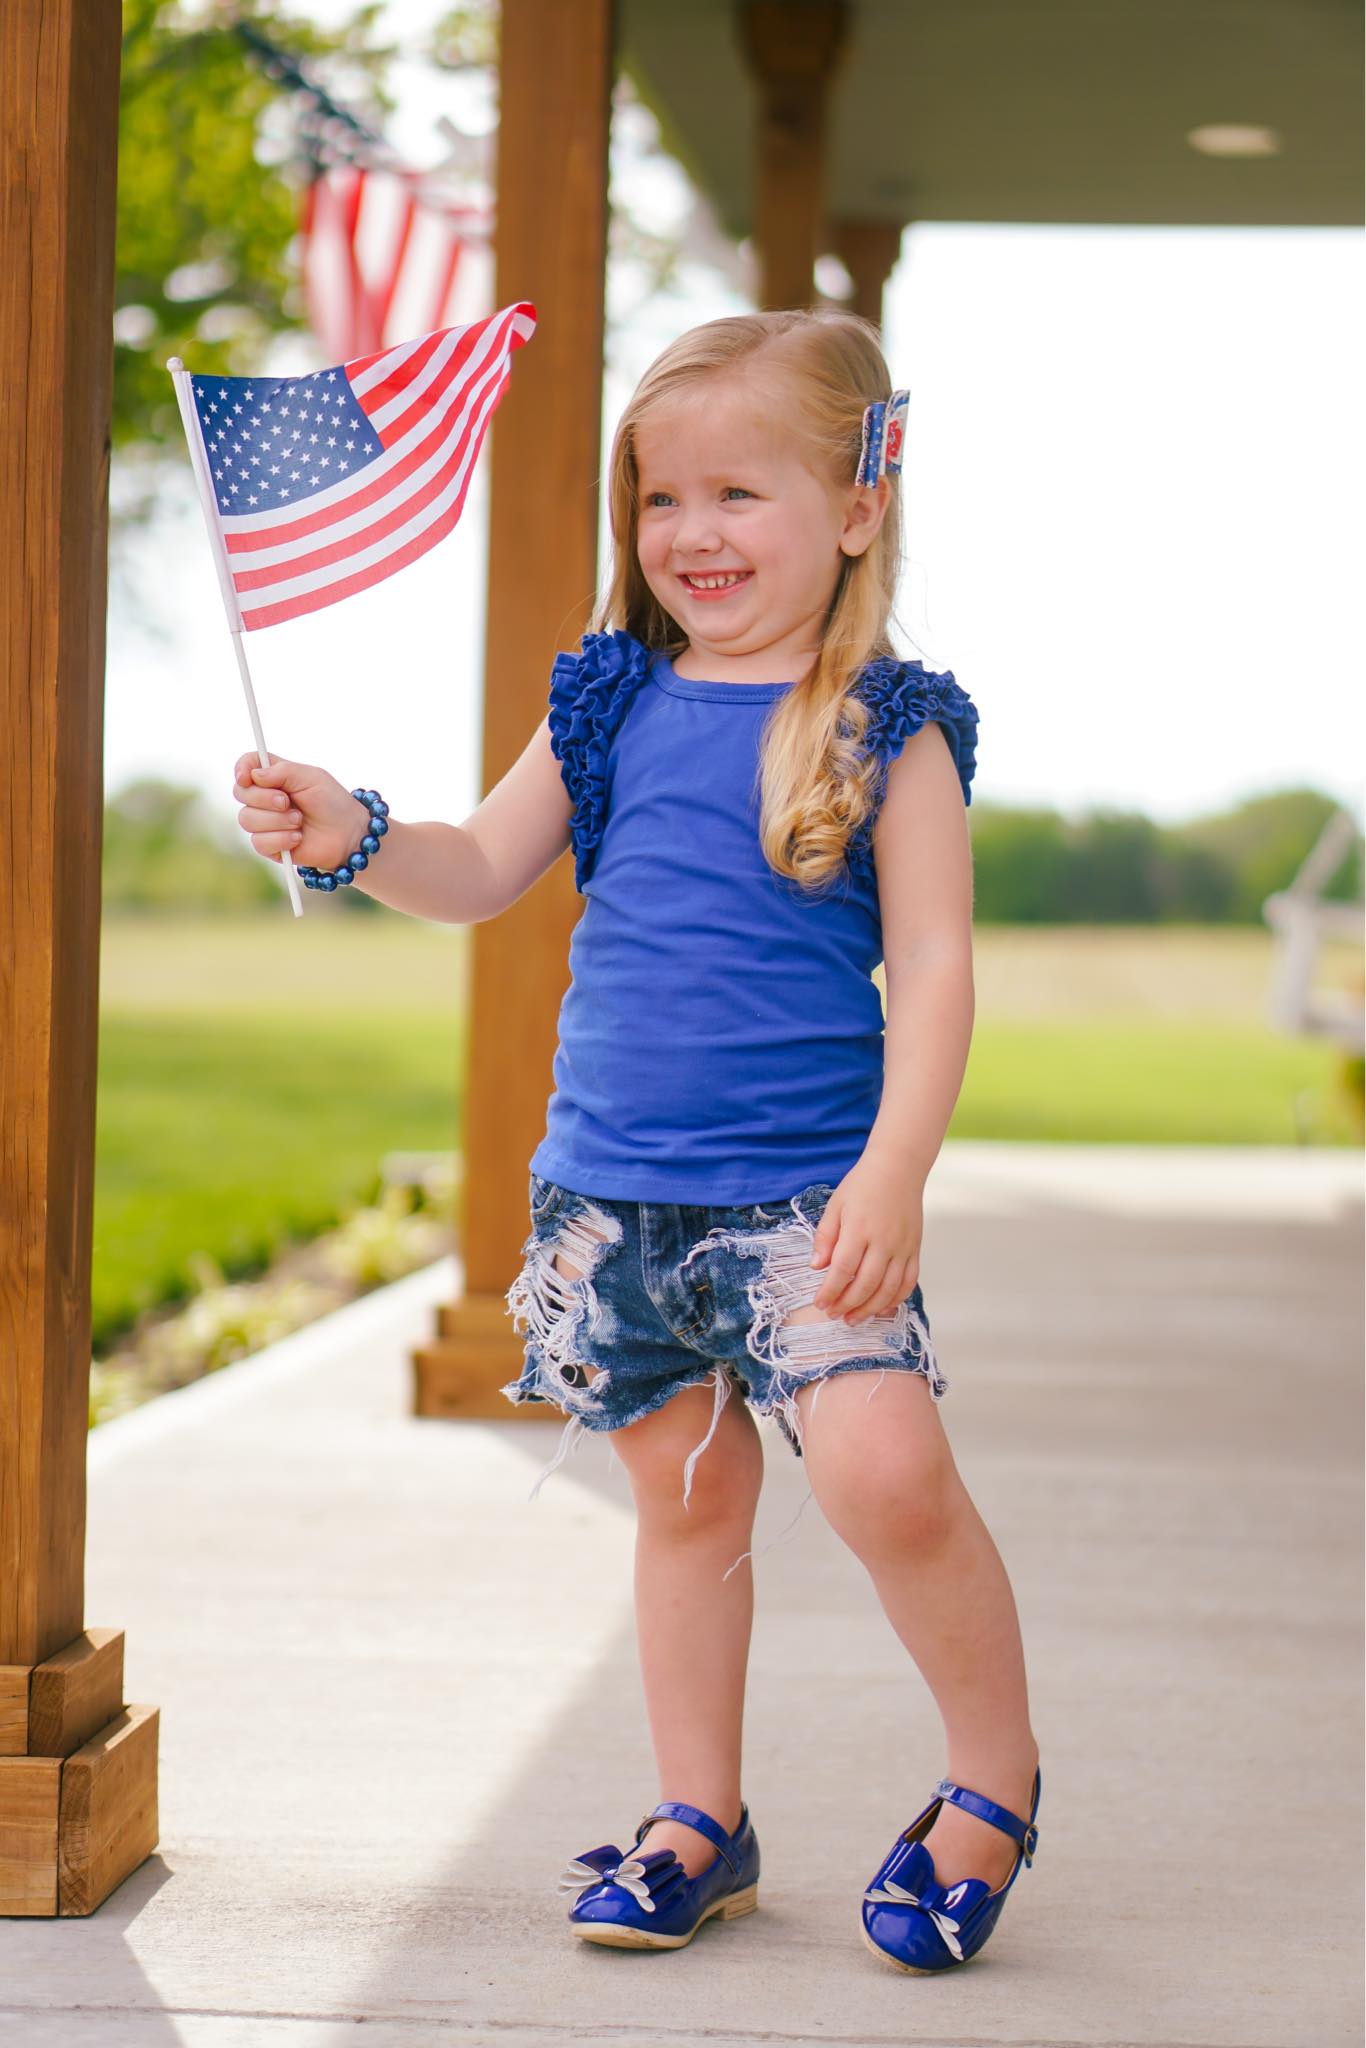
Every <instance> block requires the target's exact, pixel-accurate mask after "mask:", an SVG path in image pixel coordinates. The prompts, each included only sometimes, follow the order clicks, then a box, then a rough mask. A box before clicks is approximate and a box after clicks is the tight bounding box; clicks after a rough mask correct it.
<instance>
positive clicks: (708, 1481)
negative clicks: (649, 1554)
mask: <svg viewBox="0 0 1366 2048" xmlns="http://www.w3.org/2000/svg"><path fill="white" fill-rule="evenodd" d="M714 1399H715V1397H714V1393H713V1389H712V1386H711V1385H710V1384H708V1385H706V1386H696V1387H684V1388H682V1389H680V1391H679V1392H678V1393H677V1394H675V1395H674V1397H673V1399H672V1400H670V1401H666V1402H665V1403H664V1405H663V1406H662V1407H661V1408H657V1409H655V1410H654V1412H653V1413H652V1414H650V1415H645V1416H642V1417H641V1419H640V1420H639V1421H638V1422H632V1423H628V1424H626V1426H625V1427H624V1428H622V1429H618V1430H614V1431H613V1433H612V1441H613V1445H614V1448H615V1449H616V1452H617V1455H618V1456H619V1457H620V1459H621V1461H622V1463H623V1464H624V1465H625V1467H626V1471H627V1476H628V1478H629V1479H630V1482H631V1491H632V1494H633V1495H634V1497H635V1503H636V1511H637V1514H638V1516H639V1517H640V1519H641V1521H642V1522H648V1523H649V1524H650V1526H651V1527H653V1528H661V1529H669V1528H672V1529H674V1530H675V1531H676V1532H678V1533H696V1532H698V1531H700V1530H703V1529H706V1528H715V1527H718V1526H721V1525H724V1526H725V1527H726V1528H727V1529H731V1530H733V1529H734V1528H736V1527H737V1526H738V1527H740V1528H741V1529H744V1530H747V1529H749V1528H750V1527H751V1526H752V1524H753V1521H754V1511H755V1509H756V1507H757V1505H758V1501H759V1492H760V1488H761V1487H762V1484H763V1469H764V1460H763V1446H762V1444H761V1442H760V1440H759V1432H758V1429H757V1428H756V1427H755V1423H754V1418H753V1416H752V1415H751V1414H750V1413H749V1410H748V1409H747V1408H746V1407H745V1405H744V1403H743V1401H741V1400H739V1399H738V1398H736V1397H735V1396H734V1395H733V1394H732V1396H731V1398H730V1399H729V1400H727V1401H726V1403H725V1405H724V1407H723V1408H722V1409H721V1412H720V1414H719V1415H715V1413H714ZM713 1419H715V1428H714V1429H713V1430H711V1440H710V1442H707V1443H706V1447H705V1449H703V1450H701V1452H700V1455H698V1456H697V1457H696V1458H695V1460H694V1461H693V1467H692V1477H691V1482H690V1484H689V1485H688V1489H687V1492H688V1498H687V1504H686V1506H685V1505H684V1499H683V1494H684V1474H685V1469H686V1467H687V1464H688V1461H689V1459H690V1457H692V1454H693V1453H694V1452H696V1451H698V1447H699V1445H701V1444H702V1443H703V1442H704V1440H705V1439H706V1437H707V1434H708V1430H709V1428H710V1425H711V1423H712V1421H713Z"/></svg>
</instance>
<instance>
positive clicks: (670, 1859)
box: [559, 1842, 686, 1913]
mask: <svg viewBox="0 0 1366 2048" xmlns="http://www.w3.org/2000/svg"><path fill="white" fill-rule="evenodd" d="M675 1874H676V1875H677V1876H679V1877H684V1876H686V1873H685V1872H684V1869H683V1866H682V1864H681V1863H680V1862H679V1860H678V1858H677V1856H675V1854H674V1852H673V1850H672V1849H655V1850H653V1851H652V1852H651V1853H650V1854H649V1855H648V1856H623V1855H622V1853H621V1851H620V1849H618V1848H617V1846H616V1844H615V1843H614V1842H608V1843H606V1844H604V1846H603V1847H602V1848H601V1849H590V1850H589V1851H588V1853H587V1854H586V1855H584V1856H576V1857H575V1858H574V1859H573V1861H572V1862H570V1863H569V1864H567V1865H566V1867H565V1870H564V1873H563V1875H562V1876H561V1878H560V1882H559V1890H560V1892H561V1893H568V1892H574V1893H582V1892H584V1891H586V1890H587V1889H588V1888H589V1886H590V1885H598V1884H618V1885H620V1886H621V1888H622V1890H623V1891H624V1892H629V1893H630V1895H631V1897H632V1898H633V1899H635V1900H636V1902H637V1903H638V1904H639V1906H640V1908H641V1911H642V1912H645V1913H653V1912H654V1911H655V1909H656V1905H657V1903H658V1901H659V1898H660V1895H661V1893H663V1892H664V1890H665V1889H666V1888H669V1889H671V1888H672V1887H671V1886H670V1885H669V1880H670V1879H671V1878H673V1877H674V1876H675Z"/></svg>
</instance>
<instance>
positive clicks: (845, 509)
mask: <svg viewBox="0 0 1366 2048" xmlns="http://www.w3.org/2000/svg"><path fill="white" fill-rule="evenodd" d="M635 454H636V469H637V475H638V490H639V502H640V509H639V518H638V524H637V535H636V552H637V555H638V558H639V561H640V568H641V573H642V575H643V576H644V578H645V581H646V582H647V583H648V584H649V586H650V589H651V590H652V591H653V593H654V595H655V597H656V598H657V599H658V600H659V602H660V604H661V605H663V607H664V609H665V610H666V611H667V612H668V613H669V614H670V616H671V617H673V618H675V619H677V620H678V622H679V624H680V625H681V626H682V628H683V630H684V632H685V633H686V634H687V636H688V643H689V646H690V648H692V649H693V650H694V651H695V652H696V653H697V655H698V656H699V657H700V658H701V659H703V660H705V661H706V662H707V663H708V664H709V665H710V668H709V672H710V669H712V668H714V669H715V670H716V675H715V680H717V681H720V682H727V681H734V682H739V681H744V680H748V677H749V672H750V671H753V672H754V673H755V675H756V677H757V678H758V679H760V680H764V681H771V682H789V681H798V680H800V678H801V676H802V674H803V673H804V672H805V670H806V668H807V667H808V666H809V664H810V660H811V658H812V657H813V656H814V654H815V652H816V649H817V646H818V643H819V639H820V629H821V622H822V620H823V619H824V616H825V613H826V610H827V608H828V606H829V603H830V600H831V598H832V596H833V595H834V590H835V583H836V580H837V578H838V575H839V570H840V556H841V553H842V552H843V553H844V554H847V555H858V554H862V552H863V551H864V549H865V548H866V547H867V546H868V545H869V543H870V542H871V540H872V539H873V536H874V534H875V533H876V532H877V529H878V527H879V526H880V524H881V522H882V517H883V513H884V511H885V509H886V502H887V497H888V486H887V485H886V483H885V482H884V483H883V484H881V485H879V487H878V489H877V490H876V491H872V490H868V489H865V488H863V487H861V486H859V485H857V484H853V483H852V482H851V483H850V485H849V487H848V488H847V489H845V490H835V489H833V488H832V486H831V485H830V484H829V483H828V482H826V481H825V480H824V479H823V478H821V477H819V476H817V475H816V474H815V472H814V471H813V470H811V469H809V468H808V467H807V465H806V463H805V462H804V461H803V460H802V451H801V447H800V443H799V442H798V440H797V438H796V433H795V431H794V432H793V433H790V434H786V435H785V434H783V433H782V432H781V431H780V430H779V429H778V428H777V427H776V426H775V425H773V424H771V423H770V422H769V421H768V420H767V419H766V418H765V417H764V414H763V411H762V408H761V406H760V404H759V403H758V401H757V399H756V397H755V395H754V392H753V389H752V387H750V386H747V385H746V384H745V383H744V381H743V380H742V379H740V378H737V377H723V376H720V375H716V376H712V377H708V378H706V379H704V380H703V381H702V382H701V383H700V384H698V385H697V386H696V387H694V389H693V390H691V391H689V392H685V393H680V394H678V395H677V396H676V397H674V398H671V399H670V400H668V401H667V402H666V403H664V404H661V405H660V406H658V407H657V408H655V409H654V410H652V411H651V412H650V413H649V414H648V416H647V417H646V418H645V419H644V420H642V422H641V424H640V425H639V427H637V429H636V432H635ZM727 664H730V665H732V666H733V667H734V669H735V673H733V674H727V673H726V666H727ZM759 671H762V675H760V674H759Z"/></svg>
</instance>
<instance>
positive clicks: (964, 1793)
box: [862, 1768, 1041, 1976]
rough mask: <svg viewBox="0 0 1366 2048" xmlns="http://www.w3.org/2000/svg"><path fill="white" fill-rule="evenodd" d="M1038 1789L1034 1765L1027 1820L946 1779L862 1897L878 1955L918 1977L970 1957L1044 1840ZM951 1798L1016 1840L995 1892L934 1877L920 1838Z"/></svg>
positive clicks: (967, 1880)
mask: <svg viewBox="0 0 1366 2048" xmlns="http://www.w3.org/2000/svg"><path fill="white" fill-rule="evenodd" d="M1040 1789H1041V1779H1040V1774H1039V1771H1038V1769H1037V1768H1036V1769H1035V1772H1034V1790H1033V1797H1032V1799H1031V1801H1030V1807H1029V1819H1028V1821H1023V1820H1021V1819H1020V1817H1019V1815H1018V1814H1015V1813H1012V1812H1011V1811H1010V1809H1009V1808H1008V1807H1005V1806H998V1805H997V1804H996V1801H995V1800H994V1799H988V1798H987V1797H986V1796H985V1794H983V1793H981V1792H970V1791H969V1790H968V1789H967V1787H966V1786H963V1785H955V1784H954V1782H953V1780H952V1779H951V1778H941V1779H940V1781H939V1783H938V1784H937V1785H936V1786H935V1796H934V1798H933V1799H932V1800H931V1801H930V1803H929V1805H928V1806H927V1807H926V1808H925V1810H924V1812H923V1813H920V1814H917V1815H916V1818H915V1819H914V1820H913V1821H912V1822H911V1825H910V1826H909V1827H908V1828H907V1830H906V1832H905V1834H903V1835H898V1836H897V1838H896V1841H895V1842H894V1843H893V1844H892V1848H891V1851H890V1853H889V1854H888V1856H887V1860H886V1861H885V1863H884V1864H883V1865H882V1868H881V1869H880V1870H879V1871H878V1873H877V1875H876V1876H875V1877H874V1879H873V1881H872V1883H871V1884H870V1885H869V1887H868V1889H867V1891H866V1892H865V1893H864V1894H863V1906H862V1915H863V1939H864V1940H865V1941H866V1942H867V1944H868V1946H869V1948H870V1949H871V1950H872V1951H873V1954H874V1955H878V1956H882V1957H884V1958H885V1959H886V1961H887V1962H889V1963H895V1964H896V1967H897V1968H898V1969H899V1970H909V1971H911V1972H912V1973H913V1974H914V1975H916V1976H928V1975H929V1974H930V1973H931V1972H932V1971H935V1970H951V1969H953V1968H954V1967H955V1965H956V1964H958V1963H967V1962H970V1961H971V1960H972V1958H973V1956H975V1955H976V1954H977V1952H978V1950H979V1949H980V1948H981V1947H982V1945H983V1943H984V1942H985V1941H986V1940H987V1938H988V1936H989V1935H990V1933H991V1931H992V1929H993V1928H994V1927H995V1925H996V1922H997V1920H998V1919H999V1918H1000V1914H1001V1908H1002V1906H1004V1904H1005V1900H1006V1893H1007V1892H1008V1891H1009V1890H1010V1887H1011V1886H1012V1885H1013V1884H1014V1882H1015V1880H1016V1878H1017V1877H1018V1876H1019V1874H1020V1865H1021V1863H1031V1864H1032V1863H1033V1861H1034V1852H1035V1850H1036V1848H1037V1847H1038V1842H1039V1831H1038V1829H1037V1828H1036V1827H1035V1825H1034V1816H1035V1814H1036V1813H1037V1812H1038V1810H1039V1792H1040ZM946 1799H950V1800H952V1801H953V1803H954V1805H955V1806H961V1807H962V1808H963V1810H964V1811H965V1812H966V1813H975V1814H976V1816H977V1818H978V1819H979V1820H985V1821H990V1822H991V1825H992V1826H993V1827H996V1828H1000V1829H1001V1831H1002V1833H1003V1834H1007V1835H1009V1836H1010V1837H1011V1839H1012V1840H1013V1841H1016V1842H1018V1843H1019V1845H1020V1850H1019V1854H1018V1855H1017V1856H1016V1858H1015V1862H1014V1864H1013V1866H1012V1868H1011V1872H1010V1875H1009V1877H1008V1878H1007V1879H1006V1881H1005V1883H1004V1884H1003V1885H1001V1886H1000V1887H999V1889H998V1890H996V1891H992V1890H991V1889H990V1887H989V1886H988V1885H987V1882H986V1880H985V1879H984V1878H980V1877H964V1878H960V1879H959V1881H958V1883H957V1884H952V1885H942V1884H940V1883H939V1881H938V1879H937V1878H936V1877H935V1874H934V1858H933V1856H932V1855H931V1854H930V1851H929V1850H928V1849H927V1848H926V1847H925V1845H924V1843H923V1842H922V1840H921V1836H922V1835H926V1834H928V1833H929V1831H930V1829H931V1827H933V1825H934V1818H935V1815H936V1814H937V1813H938V1811H939V1809H940V1807H941V1805H942V1804H943V1802H944V1801H945V1800H946Z"/></svg>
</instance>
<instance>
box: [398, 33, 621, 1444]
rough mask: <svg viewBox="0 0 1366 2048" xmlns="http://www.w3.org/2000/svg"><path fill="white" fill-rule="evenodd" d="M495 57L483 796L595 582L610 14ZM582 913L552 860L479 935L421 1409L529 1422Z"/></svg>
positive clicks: (521, 736) (528, 720)
mask: <svg viewBox="0 0 1366 2048" xmlns="http://www.w3.org/2000/svg"><path fill="white" fill-rule="evenodd" d="M499 62H500V100H499V126H498V167H497V180H498V228H497V280H496V285H495V291H494V300H495V303H496V304H497V305H500V306H501V305H507V304H509V303H510V302H511V301H513V300H515V299H530V300H532V301H533V302H534V304H535V306H536V311H537V316H538V324H537V330H536V334H535V336H534V337H533V339H532V341H531V342H530V343H529V345H528V346H527V348H526V349H525V350H524V351H523V352H522V353H521V354H520V355H519V356H518V359H517V373H516V376H515V377H514V378H513V380H512V382H511V384H510V385H509V387H508V391H507V395H506V397H505V398H504V399H503V402H502V404H501V406H500V407H499V409H498V412H497V415H496V416H495V418H494V421H493V424H492V427H491V429H490V442H491V447H492V469H491V490H490V514H489V576H488V618H487V630H486V636H485V639H486V646H487V650H488V651H487V655H486V657H485V677H484V743H483V787H484V789H485V791H487V790H488V789H490V788H491V787H492V786H493V784H494V783H495V782H496V781H498V779H499V778H500V777H501V776H502V775H503V774H505V773H506V771H507V769H508V768H510V767H511V765H512V763H513V761H514V760H515V759H516V758H517V756H518V754H520V753H521V752H522V750H523V748H524V747H525V746H526V744H527V741H528V740H529V739H530V738H531V736H532V733H533V732H534V731H535V729H536V726H537V723H538V722H539V721H540V720H542V719H543V718H544V717H545V712H546V695H547V690H548V687H549V681H550V666H551V660H552V658H553V655H554V652H555V650H556V649H557V648H573V647H575V646H577V644H578V638H579V635H580V633H581V632H582V631H583V629H584V627H585V626H586V624H587V622H588V617H589V614H590V612H591V609H592V604H593V598H594V593H595V590H596V584H597V535H598V485H597V478H598V465H599V449H600V441H601V420H602V371H603V307H604V283H605V273H606V261H607V174H608V158H607V149H608V139H609V133H610V124H611V105H612V77H613V66H614V21H613V6H612V0H575V4H574V5H573V6H572V7H571V6H566V5H565V4H564V0H504V4H503V7H502V13H501V53H500V60H499ZM581 908H582V905H581V903H580V900H579V898H578V896H577V894H576V892H575V889H574V880H573V872H572V867H571V863H570V861H569V859H568V857H567V856H566V858H565V859H564V860H562V861H560V862H558V863H557V864H556V866H555V868H554V869H553V870H552V871H551V873H550V874H548V875H546V876H544V877H543V878H542V880H541V881H540V882H539V883H538V884H537V885H536V887H535V888H534V889H531V890H530V891H528V893H527V895H525V896H524V897H523V898H522V900H521V902H520V903H517V904H515V905H514V906H513V908H512V909H511V910H508V911H505V912H504V914H503V915H502V916H501V917H498V918H495V919H493V920H491V921H490V922H488V923H484V924H477V925H476V926H475V927H474V942H473V947H472V985H471V1020H470V1053H469V1071H468V1079H467V1086H466V1090H465V1130H464V1155H465V1162H464V1163H465V1170H464V1175H463V1193H462V1199H461V1216H460V1222H459V1237H460V1245H461V1251H462V1254H463V1258H464V1266H465V1294H464V1296H463V1298H462V1300H461V1301H458V1302H455V1303H453V1304H451V1305H449V1307H448V1308H447V1309H445V1310H444V1311H443V1312H442V1316H441V1319H440V1326H439V1330H438V1334H437V1335H436V1336H435V1337H434V1339H433V1341H432V1342H431V1343H429V1344H425V1345H423V1346H421V1347H419V1349H418V1350H417V1351H416V1352H415V1353H414V1355H413V1362H414V1369H415V1382H416V1386H415V1406H416V1409H417V1412H418V1413H419V1414H443V1413H455V1412H460V1413H467V1414H468V1413H471V1412H482V1413H489V1414H499V1415H502V1416H504V1417H507V1418H512V1417H515V1416H518V1415H521V1414H524V1413H526V1412H527V1411H526V1409H525V1408H522V1407H513V1406H512V1404H511V1403H509V1402H508V1401H505V1400H503V1399H502V1397H501V1396H500V1395H499V1394H498V1393H497V1388H498V1386H499V1385H500V1384H501V1383H502V1382H503V1381H505V1380H508V1379H514V1378H515V1377H516V1375H517V1373H518V1371H519V1370H520V1367H521V1358H522V1344H521V1339H520V1338H519V1337H517V1336H516V1334H515V1332H514V1331H513V1329H512V1326H511V1322H510V1319H509V1318H508V1317H507V1316H506V1314H505V1313H504V1311H503V1295H504V1293H505V1291H506V1289H507V1288H508V1286H509V1285H510V1283H511V1281H512V1278H513V1275H514V1273H515V1272H516V1266H517V1259H518V1254H519V1250H520V1246H521V1243H522V1240H523V1239H524V1238H525V1236H526V1234H527V1230H528V1228H529V1225H528V1221H527V1199H526V1190H527V1161H528V1160H529V1158H530V1156H531V1154H532V1152H533V1151H534V1150H535V1148H536V1146H537V1145H538V1144H539V1142H540V1139H541V1136H542V1134H543V1132H544V1129H545V1105H546V1099H547V1097H548V1095H549V1093H550V1088H551V1064H552V1060H553V1057H554V1051H555V1040H556V1018H557V1015H558V1011H559V1004H560V998H561V996H562V995H563V993H564V989H565V986H566V982H567V979H568V949H569V936H570V933H571V931H572V929H573V927H574V924H575V922H576V920H577V918H578V914H579V911H580V909H581ZM480 1402H482V1403H483V1404H484V1405H483V1407H482V1408H481V1407H479V1406H478V1404H479V1403H480ZM471 1403H473V1404H475V1406H474V1407H472V1406H471ZM534 1412H537V1413H541V1414H543V1413H544V1410H537V1411H534Z"/></svg>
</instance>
